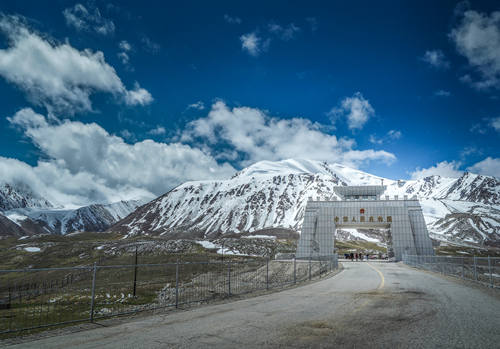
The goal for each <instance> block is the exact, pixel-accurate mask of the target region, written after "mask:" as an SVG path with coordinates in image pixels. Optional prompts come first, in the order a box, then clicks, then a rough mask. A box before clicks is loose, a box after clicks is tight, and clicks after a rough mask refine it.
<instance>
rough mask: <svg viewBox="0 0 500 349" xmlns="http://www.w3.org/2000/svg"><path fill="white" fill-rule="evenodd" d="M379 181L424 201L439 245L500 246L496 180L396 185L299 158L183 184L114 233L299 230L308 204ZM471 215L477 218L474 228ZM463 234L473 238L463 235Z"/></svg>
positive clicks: (468, 177)
mask: <svg viewBox="0 0 500 349" xmlns="http://www.w3.org/2000/svg"><path fill="white" fill-rule="evenodd" d="M382 180H383V183H384V185H386V186H387V189H386V191H385V193H384V196H385V195H389V196H390V197H394V196H395V195H398V196H399V198H400V199H402V198H403V197H404V196H405V195H407V196H410V197H411V196H413V195H415V196H416V197H417V198H418V199H419V200H420V202H421V205H422V208H423V212H424V217H425V219H426V223H427V227H428V229H429V231H430V233H431V236H433V237H434V238H435V239H441V240H450V241H453V240H457V241H461V242H471V243H478V244H484V243H494V244H496V243H497V242H498V241H500V215H498V209H500V206H499V203H500V199H499V192H500V183H499V181H498V180H497V179H496V178H495V177H488V176H481V175H476V174H471V173H464V174H463V175H462V176H461V177H460V178H446V177H441V176H429V177H425V178H423V179H419V180H406V181H403V180H399V181H398V180H391V179H386V178H382V177H379V176H374V175H371V174H369V173H366V172H363V171H360V170H356V169H351V168H349V167H347V166H344V165H340V164H327V163H326V162H319V161H312V160H296V159H288V160H282V161H277V162H271V161H262V162H258V163H256V164H253V165H251V166H249V167H247V168H245V169H243V170H241V171H239V172H237V173H236V174H235V175H234V176H232V177H231V178H230V179H227V180H213V181H190V182H186V183H184V184H181V185H179V186H178V187H176V188H174V189H172V190H171V191H169V192H168V193H165V194H164V195H162V196H160V197H158V198H157V199H155V200H153V201H151V202H149V203H147V204H145V205H144V206H142V207H141V208H140V209H139V210H136V211H135V212H133V213H131V214H130V215H129V216H127V217H125V218H124V219H123V220H121V221H119V222H117V223H116V224H115V225H113V226H112V227H111V228H110V229H109V230H110V231H117V232H120V233H122V234H125V235H127V236H132V235H137V234H158V235H164V236H174V235H175V236H177V235H179V234H180V233H182V232H185V234H196V235H197V236H199V237H201V238H212V237H216V236H219V235H223V234H226V233H243V232H251V231H255V230H259V229H265V228H290V229H293V230H296V231H299V230H300V226H301V224H302V219H303V214H304V209H305V205H306V203H307V200H308V198H309V197H311V198H312V199H313V200H330V199H333V198H334V197H335V198H337V199H338V197H337V196H336V194H335V193H334V191H333V187H334V186H337V185H380V184H381V183H382ZM467 200H475V201H467ZM451 204H453V205H451ZM450 207H453V210H451V209H450ZM497 208H498V209H497ZM457 213H464V214H465V213H467V214H469V216H467V215H456V214H457ZM470 215H472V216H473V217H474V218H475V219H474V220H473V222H472V223H470V222H469V221H468V220H470ZM447 217H448V218H447ZM443 220H446V221H443ZM449 220H451V221H453V222H455V223H454V224H451V223H449V222H448V221H449ZM445 223H446V224H445ZM461 227H462V228H461ZM463 227H466V228H463ZM471 229H472V230H471ZM464 231H469V233H466V234H465V235H464ZM472 231H474V232H477V231H479V232H478V233H474V234H472Z"/></svg>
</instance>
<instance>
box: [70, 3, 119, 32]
mask: <svg viewBox="0 0 500 349" xmlns="http://www.w3.org/2000/svg"><path fill="white" fill-rule="evenodd" d="M63 16H64V19H65V21H66V24H67V25H68V26H70V27H73V28H75V29H76V30H78V31H91V32H95V33H98V34H101V35H111V34H113V33H114V32H115V24H114V23H113V21H112V20H110V19H107V18H104V17H102V16H101V12H100V11H99V9H98V8H97V7H89V8H88V9H87V8H86V7H85V6H83V5H82V4H76V5H75V6H73V7H69V8H67V9H64V11H63Z"/></svg>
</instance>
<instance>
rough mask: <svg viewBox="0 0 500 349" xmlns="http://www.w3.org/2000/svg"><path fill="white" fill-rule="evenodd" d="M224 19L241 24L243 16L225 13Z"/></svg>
mask: <svg viewBox="0 0 500 349" xmlns="http://www.w3.org/2000/svg"><path fill="white" fill-rule="evenodd" d="M224 20H225V21H226V22H227V23H229V24H241V22H242V21H241V18H239V17H236V16H230V15H228V14H225V15H224Z"/></svg>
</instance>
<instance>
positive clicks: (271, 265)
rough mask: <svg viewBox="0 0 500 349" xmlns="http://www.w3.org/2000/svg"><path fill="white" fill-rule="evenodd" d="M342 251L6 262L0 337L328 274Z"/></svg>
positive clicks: (0, 274)
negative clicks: (14, 266)
mask: <svg viewBox="0 0 500 349" xmlns="http://www.w3.org/2000/svg"><path fill="white" fill-rule="evenodd" d="M336 269H338V257H337V255H336V254H335V255H331V256H323V257H310V258H301V259H298V258H297V259H288V260H270V259H262V258H255V259H247V260H243V261H241V260H240V261H234V260H224V261H206V262H186V261H180V260H178V261H177V262H176V263H160V264H129V265H98V264H97V263H96V264H94V265H92V266H83V267H66V268H43V269H19V270H0V338H1V337H5V336H9V335H10V334H12V333H14V334H15V333H17V332H19V331H29V330H38V329H41V328H44V327H51V326H60V325H65V324H70V323H77V322H93V321H95V320H97V319H102V318H106V317H112V316H118V315H124V314H132V313H137V312H141V311H151V310H153V311H154V310H160V309H165V308H168V307H179V306H181V305H184V304H196V303H202V302H208V301H211V300H217V299H224V298H227V297H231V296H235V295H242V294H246V293H251V292H255V291H258V290H270V289H276V288H281V287H285V286H287V285H293V284H299V283H303V282H305V281H307V280H312V279H317V278H322V277H324V276H326V275H327V274H328V273H330V272H332V271H334V270H336Z"/></svg>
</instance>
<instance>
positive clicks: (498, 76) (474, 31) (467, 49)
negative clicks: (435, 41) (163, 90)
mask: <svg viewBox="0 0 500 349" xmlns="http://www.w3.org/2000/svg"><path fill="white" fill-rule="evenodd" d="M449 37H450V38H451V40H452V41H453V42H454V43H455V46H456V49H457V51H458V52H459V53H460V54H461V55H463V56H464V57H465V58H467V60H468V62H469V65H470V66H471V67H472V68H473V69H474V70H475V71H476V73H477V74H478V76H477V77H476V78H475V77H472V76H471V75H470V74H466V75H464V76H463V77H462V79H461V80H462V81H463V82H466V83H469V84H470V85H472V86H473V87H474V88H476V89H478V90H482V89H488V88H492V87H494V88H500V11H495V12H492V13H491V14H490V15H488V14H485V13H480V12H476V11H473V10H467V11H465V12H463V14H462V17H461V20H460V22H459V23H458V25H457V26H456V27H455V28H454V29H453V30H452V31H451V32H450V34H449Z"/></svg>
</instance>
